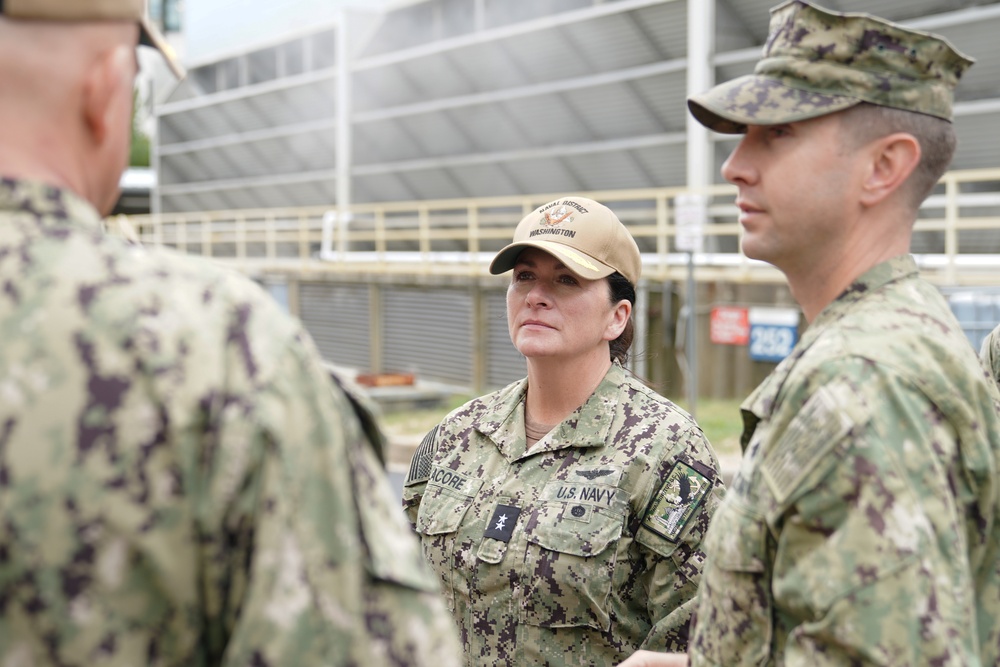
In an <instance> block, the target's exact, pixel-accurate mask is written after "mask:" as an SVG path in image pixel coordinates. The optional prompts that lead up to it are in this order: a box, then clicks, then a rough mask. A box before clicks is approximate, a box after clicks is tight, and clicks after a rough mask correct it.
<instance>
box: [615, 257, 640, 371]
mask: <svg viewBox="0 0 1000 667" xmlns="http://www.w3.org/2000/svg"><path fill="white" fill-rule="evenodd" d="M608 286H609V287H610V288H611V303H618V302H619V301H621V300H622V299H625V300H626V301H628V302H629V303H631V304H632V307H633V308H635V287H634V286H633V285H632V283H630V282H629V281H628V278H626V277H625V276H623V275H622V274H620V273H618V272H617V271H615V272H614V273H612V274H611V275H610V276H608ZM634 337H635V327H634V326H632V318H631V317H629V318H628V322H626V323H625V329H623V330H622V332H621V335H620V336H618V338H615V339H614V340H613V341H611V344H610V348H611V361H618V362H620V363H621V364H622V365H624V364H625V362H627V361H628V351H629V349H630V348H631V347H632V339H633V338H634Z"/></svg>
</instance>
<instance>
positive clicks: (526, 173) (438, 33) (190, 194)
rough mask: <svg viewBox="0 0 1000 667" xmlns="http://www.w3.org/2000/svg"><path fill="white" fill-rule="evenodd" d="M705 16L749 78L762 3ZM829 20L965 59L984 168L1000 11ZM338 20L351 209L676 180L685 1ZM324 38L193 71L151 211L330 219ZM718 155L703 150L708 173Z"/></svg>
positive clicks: (999, 141)
mask: <svg viewBox="0 0 1000 667" xmlns="http://www.w3.org/2000/svg"><path fill="white" fill-rule="evenodd" d="M716 2H717V5H716V31H715V33H716V34H715V36H714V37H715V43H716V52H717V55H716V57H715V65H716V77H717V79H718V80H724V79H728V78H731V77H733V76H738V75H741V74H745V73H747V72H749V71H750V70H751V69H752V66H753V62H754V60H755V59H756V57H757V54H758V53H759V50H760V47H761V44H762V42H763V40H764V37H765V36H766V32H767V22H768V8H769V7H770V6H771V5H773V4H774V3H775V0H716ZM825 5H826V6H828V7H830V8H832V9H838V10H843V11H868V12H871V13H874V14H878V15H880V16H883V17H885V18H888V19H891V20H897V21H903V22H908V23H909V24H911V25H914V26H915V27H919V28H921V29H926V30H932V31H934V32H938V33H940V34H943V35H945V36H946V37H948V38H949V39H950V40H951V41H952V42H953V43H954V44H955V45H956V46H957V47H958V48H960V49H961V50H963V51H964V52H966V53H968V54H970V55H973V56H974V57H976V58H977V60H978V63H977V64H976V66H975V67H973V68H972V69H971V70H970V72H969V74H968V75H967V76H966V78H965V79H963V81H962V82H961V85H960V87H959V90H958V94H957V99H958V104H957V106H956V126H957V128H958V133H959V136H960V148H959V152H958V155H957V157H956V160H955V163H954V166H955V167H956V168H971V167H988V166H989V167H992V166H997V164H998V162H1000V160H998V158H997V156H998V155H1000V136H998V134H997V133H996V132H992V131H991V129H992V128H991V127H990V126H989V125H996V121H997V120H998V114H1000V53H998V49H1000V40H997V39H996V37H995V35H996V34H998V33H1000V2H975V1H971V0H967V1H962V0H868V1H866V2H860V1H858V2H855V1H847V0H827V1H826V3H825ZM351 16H352V18H351V21H354V23H352V22H348V23H347V24H346V25H347V28H348V33H347V34H348V35H349V36H350V37H351V39H352V40H353V41H355V42H357V43H354V44H352V47H353V51H354V55H353V61H352V62H351V64H350V70H351V81H350V83H351V90H352V95H353V100H352V112H351V120H350V131H351V136H352V141H353V150H352V159H351V164H352V170H351V174H352V177H351V182H352V188H351V189H352V197H353V200H354V201H356V202H371V201H391V200H400V199H439V198H465V197H478V196H492V195H508V194H519V193H541V192H560V191H571V190H604V189H615V188H639V187H651V186H669V185H683V184H684V180H685V173H686V171H685V160H686V136H685V127H686V122H687V118H686V107H685V104H684V100H685V97H686V95H687V91H686V90H685V88H686V70H685V67H686V60H685V59H686V55H687V48H688V44H687V41H688V35H687V2H684V1H681V0H616V1H610V2H609V1H607V0H605V1H603V2H601V1H598V0H426V1H424V2H412V1H410V2H403V3H396V4H395V5H391V6H390V9H388V10H387V11H385V12H384V13H380V14H374V15H372V14H369V15H367V16H361V15H358V14H352V15H351ZM352 26H359V27H358V29H357V30H355V31H353V32H352V31H351V28H352ZM361 27H363V28H364V30H362V29H361ZM362 34H363V35H364V36H365V37H364V38H363V39H362V38H360V37H358V35H362ZM337 39H338V34H337V32H336V26H330V25H318V26H310V27H303V29H302V32H301V34H300V35H298V36H296V37H294V38H291V39H288V40H286V41H284V42H282V43H277V44H263V45H262V44H258V45H247V47H246V49H245V50H244V51H241V52H239V53H233V54H230V55H228V56H226V57H224V58H222V57H220V58H216V59H213V60H212V61H208V62H202V63H193V64H192V72H191V75H190V76H189V77H188V79H187V80H185V82H183V83H182V84H181V85H180V86H179V87H178V88H177V90H176V91H174V94H173V95H172V96H171V97H170V99H169V100H168V102H167V103H166V104H164V105H162V106H161V107H160V108H159V109H158V111H157V115H158V130H159V138H158V147H157V149H158V150H157V160H158V165H159V173H160V178H159V193H158V195H159V198H160V204H161V206H160V208H161V210H163V211H193V210H206V209H220V208H249V207H286V206H299V205H316V204H320V205H322V204H331V205H332V204H333V203H334V200H335V193H336V186H335V178H336V166H337V141H336V136H337V120H338V119H337V118H336V114H335V108H336V102H337V97H336V95H337V85H338V82H337V71H338V70H337V64H336V62H335V53H336V43H335V42H336V40H337ZM988 124H989V125H988ZM731 145H732V144H731V141H728V140H726V139H725V138H721V137H719V138H717V145H716V151H715V153H716V161H717V165H719V164H721V161H722V159H724V157H725V155H726V153H727V152H728V150H729V148H730V147H731Z"/></svg>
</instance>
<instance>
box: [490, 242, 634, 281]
mask: <svg viewBox="0 0 1000 667" xmlns="http://www.w3.org/2000/svg"><path fill="white" fill-rule="evenodd" d="M525 248H538V249H539V250H544V251H545V252H547V253H549V254H550V255H552V256H554V257H556V258H557V259H558V260H559V261H561V262H562V263H563V264H565V265H566V268H567V269H569V270H570V271H572V272H573V273H575V274H576V275H578V276H579V277H581V278H585V279H586V280H599V279H601V278H607V277H608V276H610V275H611V274H612V273H614V272H615V269H614V268H612V267H610V266H608V265H607V264H605V263H604V262H599V261H598V260H596V259H594V258H593V257H591V256H590V255H588V254H586V253H582V252H580V251H579V250H575V249H574V248H570V247H569V246H566V245H563V244H562V243H553V242H551V241H519V242H517V243H511V244H510V245H509V246H507V247H505V248H503V249H502V250H501V251H500V252H498V253H497V255H496V257H494V258H493V261H492V262H490V273H492V274H493V275H499V274H501V273H505V272H507V271H510V270H511V269H513V268H514V265H515V264H516V263H517V258H518V256H519V255H520V254H521V252H522V251H523V250H524V249H525Z"/></svg>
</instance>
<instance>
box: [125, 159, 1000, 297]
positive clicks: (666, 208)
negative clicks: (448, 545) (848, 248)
mask: <svg viewBox="0 0 1000 667" xmlns="http://www.w3.org/2000/svg"><path fill="white" fill-rule="evenodd" d="M735 192H736V190H735V188H734V187H733V186H730V185H714V186H710V187H708V188H706V189H704V190H702V191H699V192H694V191H692V190H691V189H688V188H681V187H675V188H646V189H633V190H604V191H595V192H588V193H581V194H585V195H586V196H588V197H591V198H592V199H595V200H598V201H601V202H603V203H605V204H607V205H608V206H610V207H611V208H612V209H614V210H615V212H616V213H617V214H618V216H619V217H620V218H621V219H622V222H624V223H625V224H626V226H627V227H628V228H629V230H630V231H631V233H632V235H633V236H634V237H635V239H636V242H637V243H638V244H639V247H640V250H641V252H642V253H643V263H644V269H643V276H644V278H647V279H650V280H678V279H683V277H684V276H685V275H686V272H687V255H686V254H684V253H679V252H678V250H677V247H676V240H677V235H678V225H677V221H676V217H675V214H676V209H675V202H676V200H677V198H678V197H680V196H681V195H690V194H699V195H701V196H702V197H703V198H704V200H705V201H706V202H707V206H706V218H707V222H708V224H706V225H705V226H704V227H703V236H704V246H705V250H704V252H699V253H696V254H695V257H694V260H695V261H694V264H695V277H696V279H697V280H701V281H706V280H710V281H714V280H730V281H736V282H765V283H775V282H777V283H780V282H783V281H784V278H783V276H782V275H781V274H780V273H779V272H777V271H776V270H774V269H773V268H772V267H770V266H768V265H766V264H763V263H761V262H756V261H753V260H750V259H748V258H747V257H746V256H744V255H743V254H742V252H741V251H740V235H741V227H740V225H739V223H738V222H737V215H738V209H737V208H736V205H735V203H734V200H735ZM558 196H559V195H558V194H552V195H544V194H543V195H518V196H504V197H480V198H474V199H442V200H421V201H395V202H383V203H362V204H355V205H353V206H352V207H351V209H350V217H349V219H350V223H349V225H347V226H344V225H334V226H333V229H332V236H333V238H329V237H328V238H326V239H324V218H326V217H327V216H328V215H331V214H333V212H335V210H336V209H335V207H334V206H309V207H297V208H283V209H241V210H233V211H197V212H190V213H165V214H156V215H135V216H129V217H127V218H124V219H117V220H116V219H114V218H113V219H109V221H108V222H109V226H110V227H112V228H114V227H120V228H122V229H127V228H131V229H132V230H134V236H135V237H136V239H137V240H138V241H139V242H141V243H144V244H150V245H159V246H168V247H175V248H177V249H179V250H181V251H184V252H188V253H191V254H199V255H205V256H210V257H212V258H213V259H214V260H215V261H218V262H222V263H225V264H228V265H231V266H234V267H236V268H238V269H240V270H243V271H247V272H254V273H259V272H263V273H266V272H274V271H278V272H287V271H307V272H310V273H314V272H319V273H329V274H344V275H348V274H355V275H358V274H381V275H400V274H406V273H412V274H415V275H441V276H455V275H461V276H470V277H485V276H487V275H488V272H487V270H486V269H487V266H488V264H489V260H490V259H491V258H492V256H493V254H494V253H495V252H496V251H497V250H498V249H499V248H500V247H502V246H503V245H504V244H506V243H507V242H508V241H509V239H510V236H511V233H512V231H513V227H514V225H515V224H516V223H517V221H518V220H520V218H521V217H522V216H523V215H524V213H525V212H527V211H530V210H531V209H532V208H534V207H536V206H538V205H539V204H542V203H544V202H546V201H549V200H552V199H554V198H556V197H558ZM328 231H330V230H328ZM123 233H125V232H123ZM324 241H325V243H324ZM334 249H339V250H334ZM912 251H913V252H914V254H915V255H916V256H917V259H918V262H919V263H920V264H921V266H922V269H923V270H924V272H925V275H927V276H928V277H929V278H930V279H931V280H934V281H935V282H937V283H939V284H944V285H960V284H974V285H987V284H994V285H995V284H1000V169H974V170H955V171H951V172H948V173H947V174H945V176H944V177H943V178H942V179H941V183H940V184H939V186H938V189H937V190H936V192H935V194H934V195H932V196H931V197H930V198H929V199H928V201H927V202H925V204H924V206H923V207H922V208H921V215H920V218H919V219H918V221H917V224H916V226H915V230H914V243H913V248H912Z"/></svg>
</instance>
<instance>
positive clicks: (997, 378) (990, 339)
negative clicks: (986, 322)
mask: <svg viewBox="0 0 1000 667" xmlns="http://www.w3.org/2000/svg"><path fill="white" fill-rule="evenodd" d="M979 358H980V360H982V362H983V365H984V366H986V370H987V371H989V374H990V377H992V378H993V381H994V382H996V383H997V385H998V386H1000V326H998V327H997V328H996V329H994V330H993V331H991V332H990V333H989V334H988V335H987V336H986V339H985V340H984V341H983V347H982V350H980V352H979Z"/></svg>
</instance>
